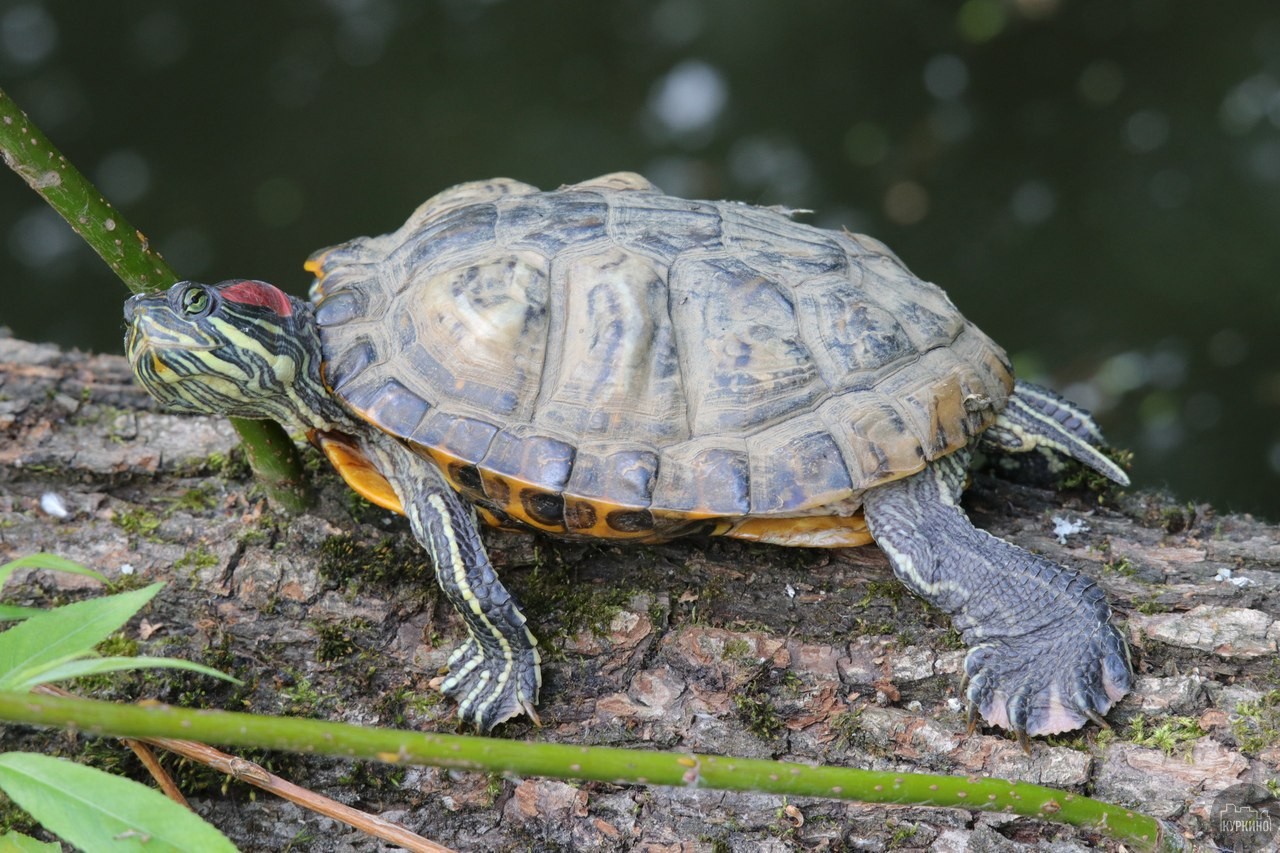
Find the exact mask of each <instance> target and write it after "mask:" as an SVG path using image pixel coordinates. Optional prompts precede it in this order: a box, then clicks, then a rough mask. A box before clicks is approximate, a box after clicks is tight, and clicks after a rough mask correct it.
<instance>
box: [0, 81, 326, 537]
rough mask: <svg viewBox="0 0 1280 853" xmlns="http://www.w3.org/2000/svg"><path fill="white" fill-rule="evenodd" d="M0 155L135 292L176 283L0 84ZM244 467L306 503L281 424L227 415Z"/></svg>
mask: <svg viewBox="0 0 1280 853" xmlns="http://www.w3.org/2000/svg"><path fill="white" fill-rule="evenodd" d="M0 156H3V157H4V162H5V164H6V165H7V166H8V167H9V168H10V169H12V170H13V171H15V172H17V173H18V175H20V176H21V177H22V179H23V180H24V181H26V182H27V184H28V185H29V186H30V187H31V188H32V189H33V190H35V191H36V192H37V193H39V194H40V196H41V197H42V198H43V199H44V200H45V201H46V202H48V203H49V206H50V207H52V208H53V209H54V210H56V211H57V212H58V214H59V215H60V216H61V217H62V218H63V219H65V220H66V221H67V224H69V225H70V226H71V228H72V230H74V231H75V232H76V233H77V234H79V235H80V237H81V238H83V239H84V241H85V242H86V243H88V244H89V245H90V246H91V247H93V250H94V251H95V252H97V253H98V254H99V255H100V256H101V257H102V259H103V260H104V261H106V262H107V266H109V267H111V270H112V271H113V272H114V273H115V274H116V275H117V276H119V277H120V279H121V281H123V282H124V283H125V285H127V286H128V288H129V289H130V290H132V291H133V292H134V293H146V292H153V291H157V290H163V289H164V288H166V287H168V286H169V285H170V284H173V283H174V282H175V281H177V280H178V274H177V273H175V272H174V271H173V269H172V268H171V267H170V266H169V264H168V263H166V262H165V260H164V258H162V257H160V253H159V252H157V251H156V250H155V249H153V248H151V244H150V242H149V241H148V240H147V238H146V235H144V234H143V233H142V232H141V231H139V230H137V229H136V228H134V227H133V226H132V225H130V224H129V223H128V221H126V220H125V218H124V217H123V216H121V215H120V213H119V211H117V210H116V209H115V208H114V207H112V206H111V204H110V203H109V202H108V201H107V200H106V199H105V198H103V196H102V194H101V193H99V192H98V191H97V189H96V188H95V187H94V186H93V184H91V183H89V180H88V179H87V178H86V177H85V176H84V175H82V174H81V173H80V170H79V169H77V168H76V167H75V166H73V165H71V163H70V162H69V161H68V160H67V158H66V157H64V156H63V155H62V152H60V151H58V149H57V148H55V147H54V145H53V143H52V142H50V141H49V138H48V137H46V136H45V135H44V133H43V132H42V131H41V130H40V128H38V127H36V125H35V123H34V122H32V121H31V120H30V119H29V118H27V115H26V113H24V112H23V111H22V110H21V109H19V108H18V105H17V104H16V103H14V101H13V99H12V98H10V97H9V96H8V95H7V94H6V93H5V92H4V90H2V89H0ZM231 423H232V424H233V425H234V426H235V428H236V431H237V432H238V433H239V434H240V439H241V441H243V442H244V446H245V451H246V453H247V454H248V456H249V464H250V465H252V466H253V470H254V473H256V474H257V475H258V478H259V480H260V481H261V482H262V483H263V485H264V486H265V487H266V489H267V492H268V494H270V496H271V497H272V499H273V500H275V501H276V502H278V503H279V504H280V505H281V506H283V507H284V508H285V509H287V510H289V511H290V512H298V511H300V510H301V509H303V508H304V507H305V506H306V505H307V502H308V500H309V497H310V496H309V493H308V491H307V488H306V485H305V480H304V479H303V477H302V465H301V462H300V461H299V459H298V454H297V451H296V449H295V448H294V446H293V442H292V441H290V440H289V436H288V435H286V434H285V431H284V430H283V429H282V428H281V427H280V425H279V424H275V423H271V422H269V421H246V420H242V419H239V418H232V419H231Z"/></svg>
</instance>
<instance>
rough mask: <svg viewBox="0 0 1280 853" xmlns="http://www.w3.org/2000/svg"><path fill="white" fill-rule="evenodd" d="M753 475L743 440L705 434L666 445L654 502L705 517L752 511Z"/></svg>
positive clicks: (658, 505)
mask: <svg viewBox="0 0 1280 853" xmlns="http://www.w3.org/2000/svg"><path fill="white" fill-rule="evenodd" d="M734 444H738V445H740V446H739V447H734V446H733V445H734ZM750 477H751V465H750V462H749V460H748V456H747V451H746V447H745V446H744V445H743V443H742V442H741V441H738V442H732V441H717V440H715V439H709V438H703V439H697V440H694V441H687V442H684V443H683V444H677V445H675V446H673V447H667V448H663V450H662V453H661V454H660V456H659V461H658V482H657V483H656V484H655V486H654V489H653V500H652V502H651V506H652V507H653V508H654V509H655V510H663V511H674V512H683V513H688V514H690V515H694V516H704V517H705V516H730V517H733V516H740V515H746V514H747V513H748V512H750V511H751V486H750Z"/></svg>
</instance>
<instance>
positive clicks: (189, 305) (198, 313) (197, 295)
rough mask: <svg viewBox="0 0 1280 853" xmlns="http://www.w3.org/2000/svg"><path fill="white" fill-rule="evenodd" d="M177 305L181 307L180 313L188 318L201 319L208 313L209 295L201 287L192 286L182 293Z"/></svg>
mask: <svg viewBox="0 0 1280 853" xmlns="http://www.w3.org/2000/svg"><path fill="white" fill-rule="evenodd" d="M179 304H181V305H182V313H183V314H186V315H187V316H188V317H203V316H204V315H205V314H207V313H208V312H209V305H210V299H209V294H208V292H206V291H205V289H204V288H203V287H200V286H199V285H194V286H192V287H188V288H187V289H186V290H184V291H182V297H181V299H180V300H179Z"/></svg>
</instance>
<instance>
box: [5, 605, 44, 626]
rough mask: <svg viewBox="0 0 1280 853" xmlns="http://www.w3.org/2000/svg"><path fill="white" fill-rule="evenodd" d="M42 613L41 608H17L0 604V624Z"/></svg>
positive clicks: (16, 606) (42, 609)
mask: <svg viewBox="0 0 1280 853" xmlns="http://www.w3.org/2000/svg"><path fill="white" fill-rule="evenodd" d="M37 613H44V608H43V607H19V606H18V605H16V604H0V622H16V621H20V620H22V619H30V618H31V617H32V616H35V615H36V614H37Z"/></svg>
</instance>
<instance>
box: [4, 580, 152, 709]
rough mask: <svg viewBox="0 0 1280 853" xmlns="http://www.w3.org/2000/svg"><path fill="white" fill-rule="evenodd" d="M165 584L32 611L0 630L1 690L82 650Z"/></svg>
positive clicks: (86, 650) (117, 626)
mask: <svg viewBox="0 0 1280 853" xmlns="http://www.w3.org/2000/svg"><path fill="white" fill-rule="evenodd" d="M162 586H164V584H159V583H154V584H151V585H150V586H147V587H143V588H142V589H137V590H134V591H132V592H123V593H120V594H119V595H108V596H104V597H102V598H93V599H90V600H88V601H77V602H75V603H74V604H66V605H63V606H62V607H55V608H54V609H52V610H46V611H45V612H43V613H40V614H39V615H36V616H32V617H31V618H30V619H27V620H26V621H25V622H22V623H19V624H18V625H15V626H14V627H12V628H10V629H9V630H7V631H5V632H4V633H2V634H0V685H2V687H0V689H13V688H12V687H11V685H17V684H21V683H23V682H24V681H26V680H27V679H29V678H30V676H31V674H32V673H35V672H39V671H40V670H42V669H47V668H48V667H49V666H50V665H54V664H59V663H62V662H63V661H67V660H70V659H72V658H75V657H79V656H81V655H86V654H91V653H92V652H93V648H94V646H96V645H98V643H101V642H102V641H103V640H105V639H106V638H107V637H109V636H110V635H111V634H112V633H113V632H114V631H118V630H120V627H121V626H122V625H124V623H125V622H128V621H129V618H130V617H132V616H133V614H135V613H137V612H138V611H139V610H141V609H142V607H143V605H145V604H146V603H147V602H148V601H150V600H151V599H152V597H153V596H155V594H156V593H157V592H159V591H160V588H161V587H162Z"/></svg>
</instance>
